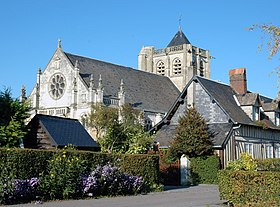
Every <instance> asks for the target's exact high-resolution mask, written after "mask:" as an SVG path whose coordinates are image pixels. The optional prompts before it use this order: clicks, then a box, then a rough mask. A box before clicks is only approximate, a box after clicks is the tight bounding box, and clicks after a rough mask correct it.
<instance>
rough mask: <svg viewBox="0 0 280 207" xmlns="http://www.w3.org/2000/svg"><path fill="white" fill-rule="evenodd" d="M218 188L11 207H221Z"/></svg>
mask: <svg viewBox="0 0 280 207" xmlns="http://www.w3.org/2000/svg"><path fill="white" fill-rule="evenodd" d="M221 206H226V205H224V204H223V201H220V199H219V191H218V187H217V186H215V185H199V186H194V187H184V188H183V187H179V188H178V187H177V188H172V187H168V188H167V189H166V190H165V191H163V192H159V193H149V194H147V195H138V196H127V197H114V198H99V199H88V200H68V201H59V202H45V203H43V204H37V205H35V204H34V203H32V204H20V205H12V206H11V207H221Z"/></svg>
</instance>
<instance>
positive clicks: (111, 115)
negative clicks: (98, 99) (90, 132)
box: [82, 104, 118, 139]
mask: <svg viewBox="0 0 280 207" xmlns="http://www.w3.org/2000/svg"><path fill="white" fill-rule="evenodd" d="M82 121H84V122H86V123H87V126H88V127H90V128H93V129H95V130H96V138H97V139H99V138H100V137H101V136H102V135H103V134H105V132H106V130H107V129H108V128H109V127H112V126H113V125H114V124H115V123H117V122H118V110H117V109H115V108H109V107H106V106H104V105H102V104H97V105H92V107H91V112H90V113H89V114H88V116H87V117H85V118H83V120H82Z"/></svg>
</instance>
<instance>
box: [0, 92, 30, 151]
mask: <svg viewBox="0 0 280 207" xmlns="http://www.w3.org/2000/svg"><path fill="white" fill-rule="evenodd" d="M28 111H29V107H28V106H27V104H26V103H21V102H20V101H19V100H17V99H13V98H12V95H11V91H10V89H5V90H4V91H1V92H0V147H19V143H20V140H21V139H23V138H24V136H25V135H26V133H27V127H26V125H25V123H24V121H25V119H26V118H27V117H28V116H29V115H28Z"/></svg>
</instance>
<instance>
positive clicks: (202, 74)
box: [199, 60, 204, 77]
mask: <svg viewBox="0 0 280 207" xmlns="http://www.w3.org/2000/svg"><path fill="white" fill-rule="evenodd" d="M199 75H200V76H201V77H203V76H204V66H203V61H202V60H200V64H199Z"/></svg>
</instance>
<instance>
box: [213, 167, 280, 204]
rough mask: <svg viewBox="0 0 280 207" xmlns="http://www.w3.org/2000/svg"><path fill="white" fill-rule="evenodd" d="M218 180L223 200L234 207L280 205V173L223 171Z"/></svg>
mask: <svg viewBox="0 0 280 207" xmlns="http://www.w3.org/2000/svg"><path fill="white" fill-rule="evenodd" d="M218 178H219V190H220V196H221V199H226V200H227V201H228V202H229V203H231V204H234V206H239V205H240V206H243V205H245V206H265V204H268V203H269V206H279V205H280V196H279V194H280V193H279V189H280V182H279V181H280V172H269V171H267V172H258V171H232V170H222V171H220V172H219V173H218Z"/></svg>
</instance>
